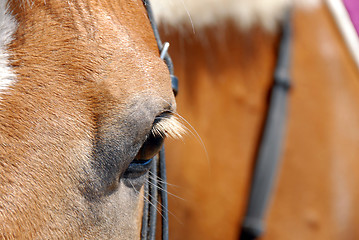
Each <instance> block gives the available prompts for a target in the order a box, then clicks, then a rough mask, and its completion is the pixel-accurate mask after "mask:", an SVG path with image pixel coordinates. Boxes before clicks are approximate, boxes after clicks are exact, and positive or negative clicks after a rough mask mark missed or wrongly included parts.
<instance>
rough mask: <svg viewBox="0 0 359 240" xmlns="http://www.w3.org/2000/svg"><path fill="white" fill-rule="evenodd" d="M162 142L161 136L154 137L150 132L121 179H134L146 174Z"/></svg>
mask: <svg viewBox="0 0 359 240" xmlns="http://www.w3.org/2000/svg"><path fill="white" fill-rule="evenodd" d="M163 141H164V137H163V136H160V135H154V134H153V133H152V131H151V133H150V134H149V136H148V137H147V139H146V141H145V142H144V143H143V145H142V147H141V149H140V150H139V151H138V153H137V155H136V157H135V159H134V160H133V161H132V162H131V163H130V165H129V166H128V168H127V169H126V171H125V173H124V175H123V177H124V178H130V179H134V178H138V177H141V176H143V175H144V174H145V173H147V172H148V170H149V169H150V168H151V162H152V158H153V157H154V156H155V155H156V154H157V153H158V152H159V151H160V149H161V147H162V144H163Z"/></svg>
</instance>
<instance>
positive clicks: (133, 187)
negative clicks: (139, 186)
mask: <svg viewBox="0 0 359 240" xmlns="http://www.w3.org/2000/svg"><path fill="white" fill-rule="evenodd" d="M129 183H130V184H131V186H132V189H133V190H134V191H135V192H136V193H138V194H140V192H139V191H137V190H136V188H135V186H133V184H132V183H131V182H129ZM143 198H144V199H145V200H146V201H147V202H148V203H149V204H151V205H152V206H153V207H154V208H156V211H157V212H158V213H159V214H160V215H161V217H163V215H162V213H161V211H160V210H159V209H158V206H155V205H154V204H153V203H152V202H151V201H150V200H149V199H148V198H146V197H145V196H143ZM158 204H160V205H161V207H163V206H162V204H161V203H159V202H158Z"/></svg>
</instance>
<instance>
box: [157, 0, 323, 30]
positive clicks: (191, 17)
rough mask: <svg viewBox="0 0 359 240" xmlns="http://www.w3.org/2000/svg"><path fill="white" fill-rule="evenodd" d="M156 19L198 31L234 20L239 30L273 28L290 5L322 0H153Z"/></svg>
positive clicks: (305, 4) (305, 6)
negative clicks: (258, 27)
mask: <svg viewBox="0 0 359 240" xmlns="http://www.w3.org/2000/svg"><path fill="white" fill-rule="evenodd" d="M151 3H152V6H153V10H154V13H155V16H156V20H157V22H159V23H162V24H166V25H169V26H170V27H174V28H178V27H179V26H183V25H188V24H189V25H192V27H193V28H194V29H195V30H198V29H201V28H204V27H207V26H211V25H217V24H220V23H221V22H224V21H227V20H231V21H233V22H234V23H235V24H236V25H237V26H238V27H239V28H240V29H248V28H250V27H252V26H254V25H259V26H262V27H264V28H265V29H266V30H269V31H273V30H275V29H276V26H277V23H278V22H279V21H280V20H282V19H283V14H284V12H285V9H287V8H289V7H293V6H296V7H304V8H313V7H315V6H317V5H318V4H319V3H320V0H221V1H218V0H196V1H193V0H152V1H151Z"/></svg>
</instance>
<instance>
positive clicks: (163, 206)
mask: <svg viewBox="0 0 359 240" xmlns="http://www.w3.org/2000/svg"><path fill="white" fill-rule="evenodd" d="M147 183H149V184H151V185H153V186H155V187H156V188H159V189H161V188H160V187H158V186H156V185H154V184H153V183H151V182H150V181H148V180H147ZM161 190H162V189H161ZM167 193H168V192H167ZM157 203H158V204H159V205H160V207H161V208H164V209H165V210H166V211H168V213H169V214H171V215H172V216H173V217H174V218H175V219H176V220H177V221H178V222H179V223H181V224H182V222H181V221H180V220H179V219H178V218H177V216H176V215H174V213H172V212H171V211H170V210H169V209H168V208H165V207H164V206H163V205H162V203H160V202H157ZM152 206H153V205H152ZM157 210H158V209H157ZM161 216H162V214H161Z"/></svg>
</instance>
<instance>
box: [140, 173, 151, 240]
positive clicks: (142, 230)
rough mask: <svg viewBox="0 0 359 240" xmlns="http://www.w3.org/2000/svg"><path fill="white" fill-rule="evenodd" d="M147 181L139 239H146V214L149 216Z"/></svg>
mask: <svg viewBox="0 0 359 240" xmlns="http://www.w3.org/2000/svg"><path fill="white" fill-rule="evenodd" d="M148 185H149V180H148V181H146V183H145V187H144V203H143V215H142V228H141V239H147V236H148V214H149V205H150V204H149V186H148Z"/></svg>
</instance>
